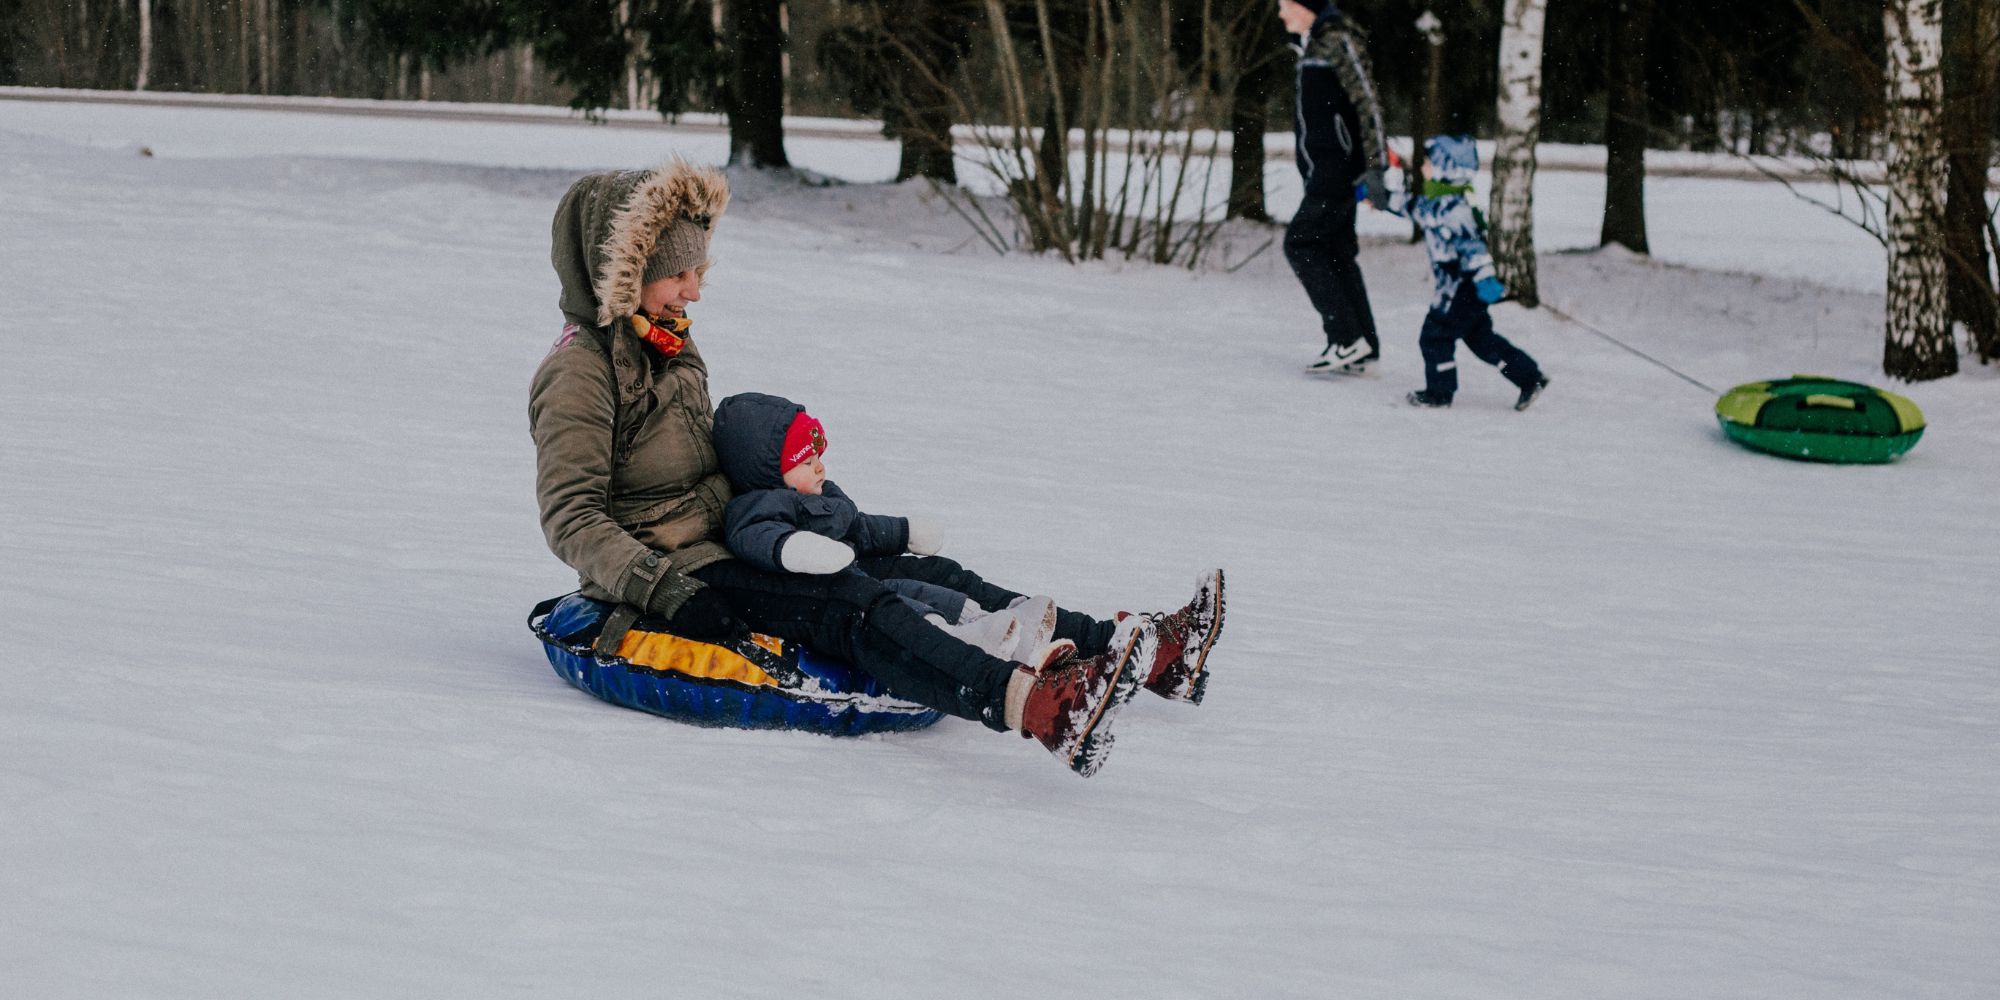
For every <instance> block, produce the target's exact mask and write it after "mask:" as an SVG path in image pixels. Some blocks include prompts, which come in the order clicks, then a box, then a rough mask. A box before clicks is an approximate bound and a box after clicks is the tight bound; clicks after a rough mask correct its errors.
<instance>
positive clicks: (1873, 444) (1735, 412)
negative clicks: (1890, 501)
mask: <svg viewBox="0 0 2000 1000" xmlns="http://www.w3.org/2000/svg"><path fill="white" fill-rule="evenodd" d="M1715 419H1716V420H1718V421H1721V423H1722V432H1723V433H1724V434H1727V435H1729V438H1730V440H1732V441H1735V442H1736V443H1737V444H1740V445H1743V446H1744V447H1746V448H1753V449H1756V450H1757V451H1763V452H1769V453H1771V454H1773V455H1783V456H1785V457H1786V458H1798V459H1804V460H1806V461H1810V462H1840V463H1849V464H1851V463H1861V462H1887V461H1890V460H1892V459H1894V458H1896V457H1897V456H1898V455H1901V454H1902V453H1904V452H1906V451H1909V450H1910V449H1911V448H1912V447H1914V446H1915V445H1916V443H1917V439H1918V438H1920V437H1923V436H1924V414H1923V411H1921V410H1918V409H1917V404H1915V403H1912V402H1910V401H1909V400H1907V399H1904V398H1903V397H1901V396H1898V395H1896V394H1895V393H1893V392H1884V391H1882V390H1881V389H1876V388H1874V387H1872V386H1865V385H1862V384H1860V383H1858V382H1843V381H1841V380H1840V379H1834V378H1826V377H1823V376H1819V375H1794V376H1792V377H1791V378H1788V379H1780V380H1777V381H1774V382H1751V383H1748V384H1746V385H1739V386H1737V387H1736V388H1734V389H1731V390H1729V391H1728V392H1726V393H1724V394H1723V396H1722V398H1721V399H1719V400H1717V401H1716V403H1715Z"/></svg>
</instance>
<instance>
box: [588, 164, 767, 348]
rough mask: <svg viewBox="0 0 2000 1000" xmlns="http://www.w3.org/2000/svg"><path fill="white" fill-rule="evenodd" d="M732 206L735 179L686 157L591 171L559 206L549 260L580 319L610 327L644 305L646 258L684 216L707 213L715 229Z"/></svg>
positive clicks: (698, 215)
mask: <svg viewBox="0 0 2000 1000" xmlns="http://www.w3.org/2000/svg"><path fill="white" fill-rule="evenodd" d="M728 205H729V181H728V180H726V179H725V178H724V177H723V176H722V171H720V170H717V169H715V168H714V167H698V166H695V165H693V164H691V163H689V162H687V161H686V160H682V159H680V158H678V157H676V158H675V159H673V160H671V161H669V162H667V163H664V164H661V165H660V166H658V167H654V168H653V169H651V170H618V171H611V172H608V173H601V174H591V175H589V176H587V177H584V178H582V179H580V180H578V181H577V182H576V183H575V184H572V185H570V189H569V193H567V194H565V195H563V199H562V203H561V204H559V205H557V206H556V216H555V222H554V224H553V226H552V233H551V239H550V243H549V262H550V263H551V264H553V265H554V266H555V269H556V277H557V278H559V279H560V280H561V281H562V311H563V315H564V316H565V317H567V318H568V319H569V321H570V322H572V323H578V324H582V325H585V326H599V327H602V326H609V325H611V324H612V323H613V322H614V321H616V320H618V319H619V318H621V317H625V316H630V315H632V314H633V313H635V312H637V311H638V310H639V287H640V285H641V283H642V282H641V279H642V277H643V275H644V274H645V272H646V258H647V256H649V255H650V254H652V252H653V245H654V244H655V243H656V242H657V241H658V240H659V237H660V233H661V232H662V231H663V230H665V229H666V227H667V226H668V225H669V224H671V223H672V222H674V220H676V219H680V218H683V217H690V218H694V217H706V218H707V219H708V226H709V230H710V232H711V233H712V232H713V231H714V226H715V223H716V221H717V220H719V219H721V218H722V212H723V210H724V209H725V208H727V207H728Z"/></svg>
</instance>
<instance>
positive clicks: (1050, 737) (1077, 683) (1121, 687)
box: [1004, 615, 1158, 778]
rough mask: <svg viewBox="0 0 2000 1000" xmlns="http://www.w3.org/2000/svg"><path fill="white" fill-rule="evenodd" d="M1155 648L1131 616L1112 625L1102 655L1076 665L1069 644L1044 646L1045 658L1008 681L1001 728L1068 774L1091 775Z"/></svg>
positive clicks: (1148, 630) (1145, 626) (1150, 634)
mask: <svg viewBox="0 0 2000 1000" xmlns="http://www.w3.org/2000/svg"><path fill="white" fill-rule="evenodd" d="M1157 642H1158V639H1157V637H1156V635H1155V633H1154V630H1153V626H1152V623H1150V622H1148V621H1146V620H1145V618H1143V617H1141V616H1138V615H1134V616H1132V617H1130V618H1127V619H1125V620H1124V621H1122V622H1120V623H1119V624H1118V631H1117V632H1116V633H1114V635H1113V637H1112V641H1111V649H1110V650H1108V651H1106V652H1105V653H1103V654H1102V655H1099V656H1093V657H1091V658H1089V659H1078V658H1076V655H1075V653H1076V646H1075V644H1074V643H1071V642H1069V641H1068V640H1063V641H1061V642H1058V643H1052V644H1050V646H1049V647H1048V648H1049V649H1050V650H1051V653H1050V655H1049V657H1047V658H1046V659H1043V660H1041V661H1040V662H1038V663H1037V664H1035V665H1034V666H1033V667H1023V668H1021V669H1020V670H1017V671H1015V672H1014V676H1013V677H1012V678H1011V679H1010V680H1009V681H1008V684H1007V691H1006V694H1005V696H1004V698H1005V708H1004V711H1005V713H1006V715H1005V719H1006V726H1007V728H1009V729H1016V730H1019V731H1020V733H1021V735H1022V736H1024V737H1029V738H1032V739H1034V740H1035V741H1037V742H1039V743H1041V745H1042V746H1043V747H1046V748H1047V749H1048V751H1049V752H1050V753H1052V754H1055V756H1056V759H1057V760H1060V761H1062V762H1063V764H1065V765H1066V766H1068V767H1069V769H1070V770H1072V771H1075V772H1076V773H1078V774H1080V775H1083V776H1084V777H1086V778H1088V777H1090V776H1091V775H1093V774H1096V773H1097V769H1098V768H1100V767H1102V766H1104V758H1105V756H1106V755H1107V754H1109V753H1110V752H1111V742H1112V737H1111V720H1112V718H1113V717H1114V716H1115V715H1117V713H1118V710H1119V709H1120V708H1123V707H1124V705H1125V703H1126V702H1128V701H1130V700H1132V695H1133V693H1134V692H1136V691H1138V690H1139V677H1138V674H1137V672H1136V667H1137V664H1139V663H1144V662H1150V659H1151V657H1152V656H1153V651H1154V647H1155V645H1156V644H1157ZM1065 647H1066V648H1065Z"/></svg>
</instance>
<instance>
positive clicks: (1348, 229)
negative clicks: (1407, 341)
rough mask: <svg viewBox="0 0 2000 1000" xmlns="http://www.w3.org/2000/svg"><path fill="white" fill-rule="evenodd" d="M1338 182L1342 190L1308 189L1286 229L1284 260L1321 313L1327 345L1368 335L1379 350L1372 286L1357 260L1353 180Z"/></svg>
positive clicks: (1368, 338)
mask: <svg viewBox="0 0 2000 1000" xmlns="http://www.w3.org/2000/svg"><path fill="white" fill-rule="evenodd" d="M1337 186H1338V187H1340V188H1341V190H1340V191H1339V192H1338V193H1336V194H1334V195H1323V194H1311V193H1308V194H1307V195H1306V197H1305V200H1304V201H1301V202H1300V203H1299V210H1298V211H1297V212H1295V213H1293V214H1292V224H1291V225H1290V226H1287V227H1286V228H1285V260H1286V261H1287V262H1289V263H1290V264H1291V265H1292V273H1293V274H1295V275H1297V276H1298V279H1299V284H1301V285H1304V286H1305V289H1306V298H1308V299H1311V300H1312V304H1313V309H1315V310H1317V311H1318V312H1319V316H1320V326H1321V328H1322V329H1324V330H1325V331H1326V342H1327V343H1328V344H1351V343H1353V342H1354V341H1356V340H1357V339H1359V340H1366V341H1368V348H1369V350H1371V351H1378V352H1379V351H1380V350H1381V349H1382V343H1381V341H1380V340H1379V339H1378V338H1377V337H1376V336H1375V313H1374V311H1373V310H1372V309H1370V308H1369V306H1368V286H1367V284H1366V283H1365V282H1363V281H1362V280H1361V265H1360V264H1357V263H1355V260H1354V258H1355V257H1356V256H1357V255H1359V254H1360V252H1361V243H1360V240H1359V239H1358V238H1357V237H1356V236H1355V235H1354V212H1355V207H1354V193H1353V192H1352V191H1351V190H1348V188H1350V187H1351V185H1337Z"/></svg>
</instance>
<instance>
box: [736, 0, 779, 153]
mask: <svg viewBox="0 0 2000 1000" xmlns="http://www.w3.org/2000/svg"><path fill="white" fill-rule="evenodd" d="M782 5H783V4H782V0H723V36H722V37H723V47H724V48H725V49H726V50H727V51H728V58H729V99H728V102H727V104H728V108H729V162H730V164H731V165H732V166H733V165H737V164H741V165H744V166H749V167H757V168H760V169H761V168H783V167H789V166H790V165H791V161H790V160H788V159H786V157H785V58H784V57H785V30H784V19H783V17H782V16H781V13H780V10H779V8H780V7H781V6H782Z"/></svg>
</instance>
